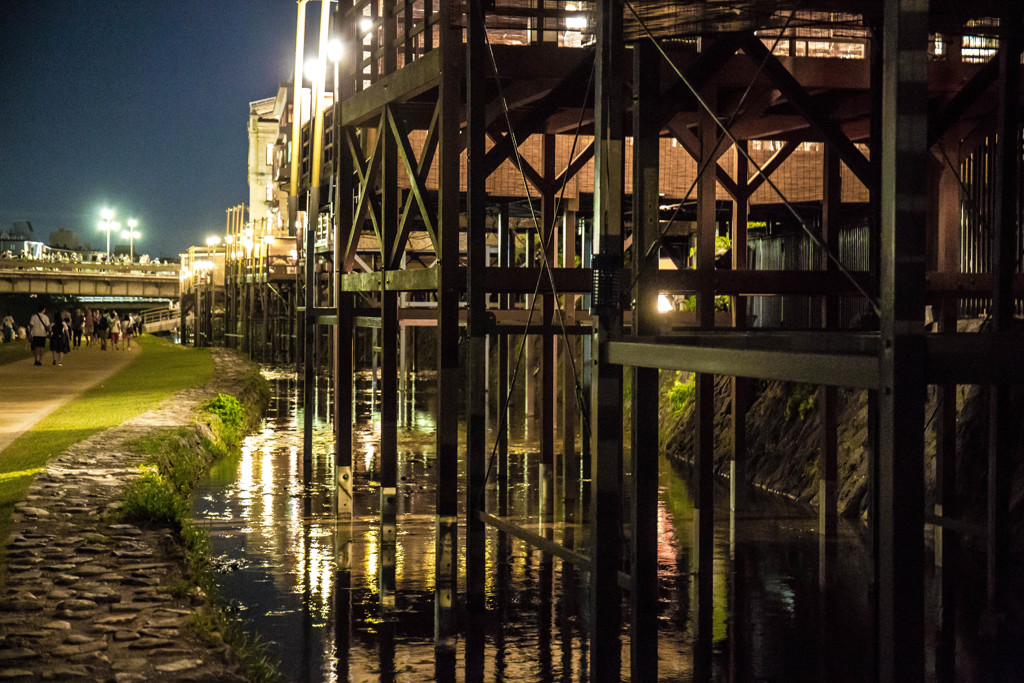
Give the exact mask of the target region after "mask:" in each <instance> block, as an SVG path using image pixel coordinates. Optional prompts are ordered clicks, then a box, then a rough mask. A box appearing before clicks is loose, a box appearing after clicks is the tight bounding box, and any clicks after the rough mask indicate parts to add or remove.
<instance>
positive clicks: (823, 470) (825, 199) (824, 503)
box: [818, 144, 842, 590]
mask: <svg viewBox="0 0 1024 683" xmlns="http://www.w3.org/2000/svg"><path fill="white" fill-rule="evenodd" d="M822 162H823V163H822V202H821V237H822V242H824V244H825V250H826V252H827V251H831V252H832V253H837V251H838V249H837V247H838V244H839V225H838V222H839V209H840V206H841V203H842V176H841V175H840V161H839V155H838V154H837V153H836V151H835V149H833V147H832V145H829V144H826V145H825V146H824V154H823V157H822ZM821 261H822V264H821V267H822V268H823V269H825V270H830V271H834V270H836V266H835V264H834V263H833V261H832V260H831V259H829V258H828V256H827V253H822V254H821ZM838 317H839V316H838V302H837V301H836V297H824V300H823V301H822V309H821V318H822V327H823V328H825V329H826V330H830V329H831V330H834V329H837V327H838ZM820 391H821V398H822V402H821V409H822V422H821V461H820V463H819V465H818V474H819V477H818V587H819V588H821V589H822V590H829V589H831V588H832V587H833V584H834V581H835V578H836V576H835V574H836V568H837V565H838V561H837V560H838V558H837V557H836V554H837V552H838V549H837V547H836V535H837V534H838V531H839V512H838V497H839V493H838V488H837V478H838V469H839V466H838V462H839V427H838V417H837V416H838V401H839V394H838V390H837V388H836V387H835V386H822V387H821V389H820Z"/></svg>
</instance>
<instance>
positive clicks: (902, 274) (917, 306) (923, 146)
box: [872, 0, 928, 681]
mask: <svg viewBox="0 0 1024 683" xmlns="http://www.w3.org/2000/svg"><path fill="white" fill-rule="evenodd" d="M882 49H883V79H882V98H883V99H882V120H881V126H882V130H881V133H882V139H881V143H882V145H881V150H880V151H881V165H882V168H881V188H880V191H881V196H880V200H881V250H880V251H881V258H880V273H879V280H880V282H879V290H880V292H881V334H882V351H881V357H880V363H879V366H880V368H879V369H880V381H881V391H880V394H879V398H878V402H879V411H878V414H879V452H878V456H877V457H878V463H877V470H878V482H877V501H878V509H877V514H876V516H875V518H874V519H873V520H872V524H873V526H874V527H875V530H876V533H875V535H876V538H877V539H878V548H877V566H876V584H877V601H878V602H877V610H878V631H877V638H878V640H877V644H878V667H879V668H878V678H879V679H880V680H883V681H914V680H921V679H922V678H923V676H924V596H923V590H924V585H923V582H924V539H923V534H924V404H925V397H926V396H925V358H926V350H925V339H924V324H923V322H924V320H923V317H924V276H925V232H926V224H927V216H926V208H927V199H928V188H927V181H926V178H925V174H924V173H922V169H924V168H926V167H927V161H928V158H927V154H928V151H927V133H928V81H927V76H928V0H886V1H885V4H884V17H883V47H882Z"/></svg>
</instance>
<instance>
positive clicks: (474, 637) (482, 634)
mask: <svg viewBox="0 0 1024 683" xmlns="http://www.w3.org/2000/svg"><path fill="white" fill-rule="evenodd" d="M486 635H487V624H486V622H485V620H484V619H482V618H481V616H480V614H471V615H470V617H469V622H468V623H467V624H466V683H482V681H483V680H484V645H485V643H486Z"/></svg>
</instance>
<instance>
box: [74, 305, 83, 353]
mask: <svg viewBox="0 0 1024 683" xmlns="http://www.w3.org/2000/svg"><path fill="white" fill-rule="evenodd" d="M83 334H85V315H84V314H83V313H82V309H81V308H76V309H75V314H74V315H73V316H71V340H72V345H73V346H74V348H76V349H80V348H82V335H83Z"/></svg>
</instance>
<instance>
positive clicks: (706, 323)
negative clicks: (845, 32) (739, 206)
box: [693, 88, 718, 678]
mask: <svg viewBox="0 0 1024 683" xmlns="http://www.w3.org/2000/svg"><path fill="white" fill-rule="evenodd" d="M703 95H704V100H705V101H706V102H707V104H708V106H709V107H710V108H711V110H712V111H714V109H715V107H716V104H717V98H716V96H715V95H716V93H715V92H714V89H712V88H708V89H707V90H705V92H704V94H703ZM697 135H698V137H699V139H700V157H701V164H700V168H702V169H704V171H703V173H701V175H700V177H699V178H698V179H697V234H696V250H695V252H696V261H697V271H698V272H703V273H705V274H706V275H708V276H710V275H711V272H712V271H713V270H714V269H715V237H716V233H717V227H718V221H717V219H716V210H715V209H716V200H715V193H716V189H717V181H716V178H715V169H714V163H713V161H714V159H715V158H716V156H715V155H716V152H717V146H718V127H717V125H716V124H715V122H714V120H713V118H712V115H711V114H710V113H708V112H707V111H705V110H704V109H703V108H701V109H700V110H699V111H698V114H697ZM710 279H711V278H710V277H707V278H706V280H705V282H710ZM697 324H698V326H699V327H700V328H701V329H712V328H714V326H715V293H714V291H713V290H711V289H710V285H707V284H705V285H703V286H702V288H701V289H699V290H698V291H697ZM695 388H696V391H695V396H694V405H695V411H696V418H695V424H696V434H695V438H694V449H693V477H694V482H693V492H694V493H693V495H694V500H693V507H694V510H693V533H694V540H693V567H694V569H695V571H694V573H695V574H696V577H695V578H696V581H695V589H696V594H695V596H694V598H695V599H694V600H693V605H694V613H695V614H696V619H695V626H694V645H693V649H694V653H693V659H694V675H695V676H696V677H701V678H707V677H710V672H711V668H710V667H711V643H712V634H711V629H712V620H711V609H712V606H711V602H712V581H713V579H714V572H713V558H714V542H715V512H714V483H715V482H714V476H715V472H714V456H715V453H714V450H715V448H714V447H715V433H714V430H715V377H714V375H710V374H707V373H697V376H696V379H695Z"/></svg>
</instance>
